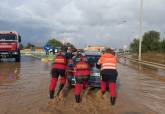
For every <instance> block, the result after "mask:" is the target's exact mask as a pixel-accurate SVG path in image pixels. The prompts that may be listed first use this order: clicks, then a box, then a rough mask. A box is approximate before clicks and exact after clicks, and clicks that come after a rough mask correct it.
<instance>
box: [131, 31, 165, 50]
mask: <svg viewBox="0 0 165 114" xmlns="http://www.w3.org/2000/svg"><path fill="white" fill-rule="evenodd" d="M130 49H131V50H132V51H133V52H135V53H138V50H139V39H134V40H133V42H132V43H131V44H130ZM142 52H165V40H160V33H159V32H157V31H153V30H152V31H149V32H145V33H144V35H143V39H142Z"/></svg>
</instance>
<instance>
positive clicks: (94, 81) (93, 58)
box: [67, 52, 101, 87]
mask: <svg viewBox="0 0 165 114" xmlns="http://www.w3.org/2000/svg"><path fill="white" fill-rule="evenodd" d="M100 55H101V54H100V53H93V52H92V53H89V52H85V56H86V61H87V63H88V64H89V65H90V67H91V74H90V76H89V86H90V87H100V80H101V76H100V69H98V68H97V67H96V64H97V62H98V59H99V58H100ZM72 67H73V66H70V67H68V70H67V79H68V82H69V85H72V86H73V85H75V84H76V80H75V76H74V75H73V74H74V73H73V69H72Z"/></svg>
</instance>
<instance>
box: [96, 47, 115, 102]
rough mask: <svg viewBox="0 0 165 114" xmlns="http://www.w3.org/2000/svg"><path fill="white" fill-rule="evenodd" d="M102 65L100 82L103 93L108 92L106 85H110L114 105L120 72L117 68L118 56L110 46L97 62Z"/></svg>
mask: <svg viewBox="0 0 165 114" xmlns="http://www.w3.org/2000/svg"><path fill="white" fill-rule="evenodd" d="M97 64H98V65H97V66H98V68H99V65H100V67H101V72H100V75H101V76H102V80H101V83H100V87H101V92H102V95H103V94H104V93H105V92H106V87H107V86H108V87H109V91H110V97H111V98H110V99H111V104H112V105H114V104H115V101H116V97H117V92H116V89H117V88H116V80H117V75H118V72H117V70H116V64H117V62H116V57H115V55H114V51H113V50H111V49H110V48H108V49H106V51H105V53H104V54H102V55H101V57H100V58H99V61H98V63H97Z"/></svg>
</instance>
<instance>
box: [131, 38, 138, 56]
mask: <svg viewBox="0 0 165 114" xmlns="http://www.w3.org/2000/svg"><path fill="white" fill-rule="evenodd" d="M130 48H131V50H132V52H134V53H138V50H139V39H134V40H133V42H132V43H131V44H130Z"/></svg>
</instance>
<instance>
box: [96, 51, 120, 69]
mask: <svg viewBox="0 0 165 114" xmlns="http://www.w3.org/2000/svg"><path fill="white" fill-rule="evenodd" d="M97 64H98V65H101V70H103V69H116V64H117V62H116V57H115V56H114V55H112V54H110V53H105V54H103V55H101V57H100V59H99V61H98V63H97Z"/></svg>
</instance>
